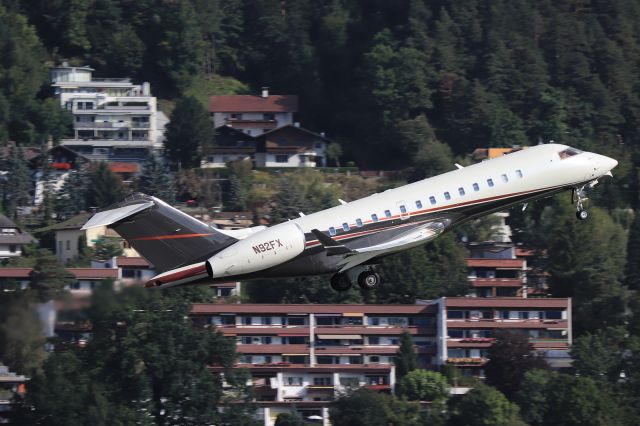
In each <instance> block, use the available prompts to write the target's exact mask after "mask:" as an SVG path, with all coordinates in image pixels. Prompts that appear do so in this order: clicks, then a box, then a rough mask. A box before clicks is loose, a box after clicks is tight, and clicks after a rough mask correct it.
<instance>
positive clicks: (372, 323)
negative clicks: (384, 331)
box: [369, 317, 380, 325]
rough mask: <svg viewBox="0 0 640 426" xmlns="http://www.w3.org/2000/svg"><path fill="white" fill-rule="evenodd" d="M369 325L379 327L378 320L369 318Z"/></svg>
mask: <svg viewBox="0 0 640 426" xmlns="http://www.w3.org/2000/svg"><path fill="white" fill-rule="evenodd" d="M369 325H380V318H378V317H369Z"/></svg>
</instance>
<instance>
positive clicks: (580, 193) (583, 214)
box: [571, 185, 593, 220]
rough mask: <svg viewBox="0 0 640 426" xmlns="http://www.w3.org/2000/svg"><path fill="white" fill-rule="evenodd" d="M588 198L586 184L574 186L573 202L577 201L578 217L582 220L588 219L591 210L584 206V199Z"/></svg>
mask: <svg viewBox="0 0 640 426" xmlns="http://www.w3.org/2000/svg"><path fill="white" fill-rule="evenodd" d="M592 186H593V185H592ZM586 200H588V198H587V197H586V194H585V191H584V185H583V186H581V187H580V188H574V190H573V191H572V192H571V203H573V202H574V201H575V203H576V217H577V218H578V219H580V220H586V219H587V218H588V217H589V212H588V211H587V210H586V209H585V208H584V205H583V203H584V201H586Z"/></svg>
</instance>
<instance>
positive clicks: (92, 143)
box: [50, 63, 166, 161]
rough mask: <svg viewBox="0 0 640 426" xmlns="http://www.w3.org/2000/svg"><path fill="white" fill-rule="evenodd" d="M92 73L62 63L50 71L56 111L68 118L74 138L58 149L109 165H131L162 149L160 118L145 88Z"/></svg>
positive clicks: (86, 69)
mask: <svg viewBox="0 0 640 426" xmlns="http://www.w3.org/2000/svg"><path fill="white" fill-rule="evenodd" d="M93 71H94V70H93V69H92V68H89V67H86V66H85V67H72V66H68V64H66V63H63V65H62V66H59V67H54V68H51V69H50V78H51V86H52V87H53V89H54V93H55V95H56V97H57V98H58V99H59V100H60V106H61V107H63V108H65V109H67V110H69V111H71V113H72V114H73V116H74V125H73V129H74V137H73V139H63V140H62V145H65V146H67V147H69V148H72V149H74V150H76V151H78V152H80V153H82V154H83V155H87V156H88V158H90V159H96V160H114V161H127V159H129V160H130V161H135V160H137V159H139V158H140V156H141V155H143V156H146V152H148V150H149V149H160V148H162V143H163V139H164V124H166V116H164V114H162V113H160V112H159V111H158V110H157V103H156V98H155V97H154V96H152V95H151V87H150V85H149V83H146V82H145V83H143V84H141V85H136V84H133V83H132V82H131V80H130V79H128V78H94V77H93ZM159 122H160V124H159ZM160 126H162V128H160ZM92 157H95V158H92Z"/></svg>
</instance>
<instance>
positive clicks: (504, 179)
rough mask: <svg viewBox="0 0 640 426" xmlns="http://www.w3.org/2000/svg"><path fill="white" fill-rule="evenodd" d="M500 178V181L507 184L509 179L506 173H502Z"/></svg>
mask: <svg viewBox="0 0 640 426" xmlns="http://www.w3.org/2000/svg"><path fill="white" fill-rule="evenodd" d="M501 177H502V181H503V182H504V183H507V182H509V178H508V177H507V174H506V173H503V174H502V176H501Z"/></svg>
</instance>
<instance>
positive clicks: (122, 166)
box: [107, 161, 140, 173]
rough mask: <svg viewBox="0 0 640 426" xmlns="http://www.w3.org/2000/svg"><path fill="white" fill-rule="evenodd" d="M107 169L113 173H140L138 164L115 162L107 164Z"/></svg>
mask: <svg viewBox="0 0 640 426" xmlns="http://www.w3.org/2000/svg"><path fill="white" fill-rule="evenodd" d="M107 167H108V168H109V170H111V171H112V172H113V173H137V172H139V171H140V165H139V164H137V163H122V162H117V161H113V162H110V163H107Z"/></svg>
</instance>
